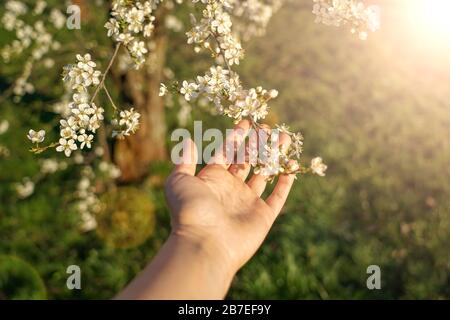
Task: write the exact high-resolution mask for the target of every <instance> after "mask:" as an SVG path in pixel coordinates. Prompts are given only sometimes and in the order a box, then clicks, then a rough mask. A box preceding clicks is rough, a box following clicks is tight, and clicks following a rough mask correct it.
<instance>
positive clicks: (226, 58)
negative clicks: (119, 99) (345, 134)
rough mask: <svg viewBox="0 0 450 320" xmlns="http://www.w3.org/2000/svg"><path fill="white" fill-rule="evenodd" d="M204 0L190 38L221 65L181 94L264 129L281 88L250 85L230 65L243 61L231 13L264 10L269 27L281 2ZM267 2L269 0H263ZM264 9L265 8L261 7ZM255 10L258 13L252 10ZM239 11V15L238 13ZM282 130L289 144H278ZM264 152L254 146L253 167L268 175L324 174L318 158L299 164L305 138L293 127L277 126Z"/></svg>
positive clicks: (187, 84)
mask: <svg viewBox="0 0 450 320" xmlns="http://www.w3.org/2000/svg"><path fill="white" fill-rule="evenodd" d="M193 2H194V3H198V2H201V3H203V4H204V5H205V8H204V10H203V11H202V19H201V20H200V21H199V22H197V19H196V18H195V17H194V16H192V17H191V22H192V23H193V28H192V29H191V30H190V31H188V32H187V33H186V35H187V38H188V39H187V42H188V43H189V44H194V45H196V46H197V51H199V50H200V48H204V49H208V50H210V51H211V52H212V54H213V57H215V58H216V60H218V63H219V64H220V63H221V62H222V64H223V66H222V65H217V66H213V67H211V68H210V69H209V71H208V72H206V74H204V75H201V76H197V78H196V80H195V81H193V82H188V81H183V83H182V86H181V88H180V89H179V91H180V93H181V94H182V95H183V96H184V98H185V100H186V101H191V100H192V99H195V98H197V97H206V98H207V99H208V100H209V101H210V102H212V103H213V104H214V106H215V109H216V111H218V113H219V114H224V115H226V116H228V117H230V118H232V119H233V120H234V121H235V122H239V121H240V120H242V119H249V120H250V121H251V123H252V124H253V127H254V129H256V130H260V129H261V127H260V124H259V122H260V121H261V120H263V119H264V118H265V117H266V116H267V114H268V111H269V105H268V103H269V101H270V100H272V99H274V98H276V97H277V96H278V91H277V90H265V89H263V88H262V87H260V86H259V87H256V88H251V89H246V88H245V87H244V86H243V84H242V83H241V81H240V79H239V75H238V74H237V73H236V72H235V71H233V70H232V69H231V66H233V65H235V64H239V61H240V60H241V59H242V58H243V49H242V46H241V43H240V41H239V36H238V33H237V32H235V31H234V30H233V22H232V19H231V14H230V13H233V12H234V13H236V12H237V13H240V15H244V12H246V14H249V12H250V11H253V12H260V10H263V11H264V12H265V16H264V17H263V18H261V20H258V19H257V18H255V21H259V22H260V25H261V26H265V24H266V23H267V21H268V19H269V18H270V16H271V14H272V12H274V11H275V10H276V9H277V6H278V5H279V4H280V1H267V2H262V1H258V0H254V1H250V0H248V1H228V0H200V1H199V0H193ZM263 3H264V4H263ZM262 8H265V9H262ZM253 14H255V13H253ZM237 15H238V16H239V14H237ZM166 91H167V88H166V86H164V85H161V94H162V95H163V94H164V93H165V92H166ZM280 132H283V133H284V134H287V135H288V136H290V139H291V143H290V144H289V145H280V144H279V143H277V141H278V135H279V133H280ZM272 140H274V143H266V144H265V145H264V150H262V152H261V151H260V150H259V149H260V148H253V149H252V150H251V152H254V151H255V152H257V154H256V155H254V154H252V155H250V156H251V157H252V159H254V161H250V163H251V164H252V165H253V166H254V172H255V173H256V174H261V175H263V176H266V177H267V178H268V179H269V180H270V179H273V178H274V177H275V176H277V175H279V174H282V173H284V174H295V173H306V172H313V173H316V174H319V175H323V174H324V172H325V169H326V167H320V166H319V165H318V164H317V163H316V162H314V165H315V167H314V168H310V169H307V168H304V167H301V166H300V164H299V160H300V156H301V153H302V146H303V137H302V135H301V134H300V133H292V132H290V131H289V129H288V127H287V126H285V125H283V126H278V127H277V130H273V133H271V134H270V136H269V137H268V141H272Z"/></svg>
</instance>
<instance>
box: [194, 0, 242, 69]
mask: <svg viewBox="0 0 450 320" xmlns="http://www.w3.org/2000/svg"><path fill="white" fill-rule="evenodd" d="M193 2H194V3H195V2H198V0H193ZM201 2H202V3H206V4H207V5H206V8H205V10H203V16H202V19H201V20H200V21H199V22H197V19H196V18H195V16H194V15H191V23H192V24H193V26H194V27H193V28H192V29H191V30H190V31H188V32H187V33H186V34H187V37H188V43H189V44H195V45H196V46H197V47H196V51H199V50H200V47H203V48H205V49H208V50H210V51H211V52H212V53H213V55H214V56H216V57H219V56H220V57H222V58H223V59H225V62H226V64H227V65H229V66H232V65H233V64H239V61H240V60H241V59H242V58H243V57H244V50H243V49H242V45H241V43H240V41H239V39H238V37H237V36H236V35H235V34H233V33H232V32H231V26H232V22H231V16H230V14H229V13H228V12H227V11H226V9H225V8H226V5H227V3H226V1H224V0H218V1H209V0H201Z"/></svg>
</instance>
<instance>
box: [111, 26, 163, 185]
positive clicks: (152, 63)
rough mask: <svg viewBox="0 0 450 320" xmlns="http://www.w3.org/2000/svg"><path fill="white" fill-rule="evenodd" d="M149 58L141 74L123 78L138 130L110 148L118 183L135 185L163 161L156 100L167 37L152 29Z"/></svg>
mask: <svg viewBox="0 0 450 320" xmlns="http://www.w3.org/2000/svg"><path fill="white" fill-rule="evenodd" d="M154 32H155V33H154V35H153V36H152V41H153V42H154V45H153V47H152V49H151V50H150V51H151V55H150V57H149V58H148V60H147V62H146V63H145V65H144V66H142V67H141V69H142V70H137V71H136V70H132V71H129V72H128V73H127V74H126V76H125V84H124V85H125V88H126V90H125V92H126V95H127V96H128V98H129V99H130V100H131V104H132V105H133V107H134V108H135V109H137V110H138V111H139V112H140V114H141V118H140V126H139V130H137V132H136V133H135V134H134V135H131V136H129V137H127V138H126V139H124V140H118V141H117V143H116V145H115V147H114V162H115V163H116V165H117V166H118V167H119V168H120V170H121V172H122V176H121V178H120V180H121V182H135V181H139V180H141V179H142V178H144V177H145V176H146V175H147V174H148V173H149V165H150V163H151V162H153V161H159V160H164V159H166V158H167V152H166V122H165V114H164V100H163V98H162V97H160V96H159V86H160V83H161V82H162V79H163V70H164V66H165V62H166V49H167V36H166V34H165V33H164V30H162V27H160V26H158V25H157V26H156V28H155V31H154Z"/></svg>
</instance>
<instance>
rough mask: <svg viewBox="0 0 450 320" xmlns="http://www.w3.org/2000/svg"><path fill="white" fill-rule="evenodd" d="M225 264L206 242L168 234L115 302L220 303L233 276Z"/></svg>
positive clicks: (232, 271) (230, 269)
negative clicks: (138, 300)
mask: <svg viewBox="0 0 450 320" xmlns="http://www.w3.org/2000/svg"><path fill="white" fill-rule="evenodd" d="M225 261H226V260H225ZM225 261H224V258H223V256H222V255H221V254H220V253H219V251H218V250H216V249H215V248H214V246H212V245H211V244H210V243H208V242H207V241H202V240H199V239H197V238H195V237H191V236H189V235H180V234H176V233H172V234H171V235H170V237H169V239H168V240H167V241H166V243H165V244H164V246H163V247H162V249H161V250H160V252H159V253H158V255H157V256H156V257H155V258H154V259H153V261H152V262H151V263H150V264H149V265H148V266H147V267H146V268H145V269H144V271H143V272H142V273H141V274H140V275H138V276H137V277H136V278H135V279H134V280H133V281H132V282H131V283H130V284H129V285H128V286H127V288H125V290H123V292H121V293H120V294H119V295H118V296H117V297H116V299H223V298H224V296H225V294H226V292H227V291H228V288H229V286H230V283H231V280H232V278H233V276H234V273H235V270H232V268H230V267H229V265H228V264H227V263H226V262H225Z"/></svg>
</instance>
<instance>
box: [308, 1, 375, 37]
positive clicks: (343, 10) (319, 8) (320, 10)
mask: <svg viewBox="0 0 450 320" xmlns="http://www.w3.org/2000/svg"><path fill="white" fill-rule="evenodd" d="M313 1H314V7H313V13H314V14H315V15H316V22H317V23H323V24H325V25H328V26H336V27H339V26H341V25H347V24H348V25H350V27H351V29H350V30H351V32H352V33H358V35H359V38H360V39H361V40H366V39H367V36H368V32H369V31H371V32H375V31H376V30H378V29H379V28H380V17H379V12H378V8H377V7H375V6H370V7H366V6H364V4H363V3H362V2H360V1H357V0H313Z"/></svg>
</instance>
